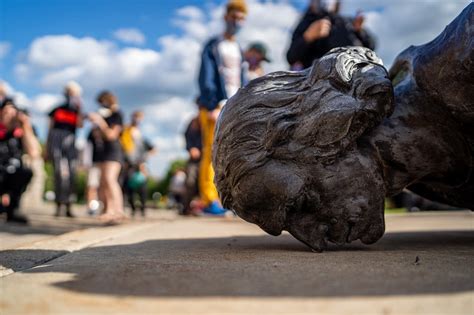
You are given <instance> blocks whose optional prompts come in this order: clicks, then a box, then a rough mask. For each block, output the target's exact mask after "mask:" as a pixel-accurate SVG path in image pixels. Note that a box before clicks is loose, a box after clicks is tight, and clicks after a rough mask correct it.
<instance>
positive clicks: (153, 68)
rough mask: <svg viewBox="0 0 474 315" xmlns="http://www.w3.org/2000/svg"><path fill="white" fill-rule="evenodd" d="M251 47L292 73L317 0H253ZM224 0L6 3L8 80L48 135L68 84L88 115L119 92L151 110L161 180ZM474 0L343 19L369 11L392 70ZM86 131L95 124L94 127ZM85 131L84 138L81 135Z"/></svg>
mask: <svg viewBox="0 0 474 315" xmlns="http://www.w3.org/2000/svg"><path fill="white" fill-rule="evenodd" d="M247 2H248V4H249V16H248V19H247V24H246V25H245V27H244V29H243V30H242V32H241V34H240V35H239V42H240V43H241V44H242V46H243V47H245V46H246V45H248V44H249V43H250V42H251V41H255V40H259V41H263V42H264V43H265V44H266V45H267V46H268V47H269V50H270V57H271V59H272V60H273V62H272V63H271V64H267V65H266V70H267V72H270V71H276V70H286V69H287V68H288V65H287V64H286V61H285V52H286V49H287V47H288V44H289V38H290V36H291V31H292V29H293V28H294V26H295V24H296V23H297V21H298V19H299V17H300V15H301V13H302V11H303V10H304V9H305V8H306V6H307V3H308V0H247ZM224 3H225V1H220V0H203V1H199V0H172V1H167V0H134V1H132V0H113V1H112V0H80V1H79V0H62V1H60V0H36V1H34V0H0V81H5V82H6V83H7V84H8V86H9V87H10V90H11V91H10V92H11V93H12V94H13V95H14V96H15V97H16V99H17V101H18V102H19V103H22V104H20V105H24V106H25V107H27V108H28V109H30V111H31V112H32V115H33V116H34V122H35V123H36V124H37V128H38V129H39V133H40V136H42V137H43V138H44V135H45V134H46V125H47V119H46V116H45V113H46V112H47V111H48V110H49V109H51V107H53V106H54V105H57V104H58V103H59V102H61V95H60V92H61V89H62V86H63V85H64V84H65V83H66V82H67V81H69V80H76V81H78V82H79V83H80V84H81V85H82V86H83V87H84V104H85V110H86V111H91V110H95V109H96V107H97V105H96V104H95V102H94V97H95V95H97V93H98V92H99V91H100V90H102V89H104V88H107V89H111V90H112V91H113V92H115V93H116V94H117V95H118V96H119V99H120V101H121V102H120V104H121V107H122V110H123V112H124V113H125V114H129V113H130V112H131V111H132V110H134V109H137V108H140V109H143V110H145V117H146V119H145V122H144V125H143V129H144V131H145V133H146V136H147V137H148V138H149V139H150V140H151V141H153V142H154V143H155V144H156V145H157V147H158V150H159V154H158V155H157V156H156V157H154V158H153V159H152V160H151V161H150V169H151V171H152V173H154V174H157V175H161V174H163V173H164V171H165V169H166V167H167V165H168V163H169V162H170V161H171V160H173V159H175V158H177V157H185V156H186V153H185V151H184V143H183V139H182V132H183V130H184V128H185V126H186V123H187V122H188V121H189V119H190V118H191V117H192V116H193V115H194V114H195V113H196V108H195V106H194V104H193V99H194V98H195V96H196V94H197V84H196V76H197V73H196V72H197V69H198V67H199V54H200V50H201V47H202V45H203V43H204V42H205V41H206V40H207V38H209V37H210V36H211V35H213V34H216V33H219V32H220V30H221V29H222V12H223V5H224ZM468 3H470V1H469V0H451V1H444V0H397V1H395V0H346V1H345V2H344V3H343V13H344V15H353V14H355V12H356V11H357V10H359V9H362V10H363V11H364V13H365V16H366V27H367V28H368V29H369V30H370V31H371V32H372V33H373V34H374V35H375V36H376V38H377V42H378V47H377V48H376V53H377V54H378V55H379V56H380V57H381V58H382V59H383V60H384V63H385V64H386V65H387V66H390V64H391V63H392V61H393V59H394V58H395V56H396V55H397V54H398V53H399V52H401V51H402V50H403V49H404V48H406V47H408V46H409V45H413V44H422V43H425V42H427V41H429V40H431V39H433V38H434V37H435V36H436V35H437V34H439V33H440V32H441V31H442V30H443V28H444V26H445V25H446V24H448V23H449V22H450V21H451V20H452V19H453V18H454V17H455V16H456V15H457V14H459V12H460V11H461V10H462V8H463V7H465V6H466V5H467V4H468ZM86 129H87V128H86ZM85 132H86V130H84V131H83V132H81V135H80V136H81V137H82V135H83V134H84V133H85Z"/></svg>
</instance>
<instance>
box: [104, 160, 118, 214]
mask: <svg viewBox="0 0 474 315" xmlns="http://www.w3.org/2000/svg"><path fill="white" fill-rule="evenodd" d="M121 168H122V166H121V165H120V163H119V162H116V161H106V162H104V170H103V171H104V178H105V182H106V187H107V190H106V198H107V211H108V212H109V213H111V214H113V215H117V216H123V194H122V189H121V188H120V185H119V175H120V169H121Z"/></svg>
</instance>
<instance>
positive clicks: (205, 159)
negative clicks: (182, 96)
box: [199, 109, 219, 206]
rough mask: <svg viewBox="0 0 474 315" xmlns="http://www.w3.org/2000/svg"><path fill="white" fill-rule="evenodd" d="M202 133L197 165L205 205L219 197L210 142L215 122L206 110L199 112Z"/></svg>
mask: <svg viewBox="0 0 474 315" xmlns="http://www.w3.org/2000/svg"><path fill="white" fill-rule="evenodd" d="M199 120H200V122H201V133H202V155H201V157H202V158H201V163H200V166H199V193H200V196H201V199H202V201H203V202H204V204H205V205H206V206H209V205H210V204H211V203H212V202H215V201H217V200H218V199H219V196H218V193H217V189H216V186H215V185H214V169H213V168H212V164H211V159H212V142H213V140H214V128H215V122H214V121H213V120H212V119H210V118H209V115H208V111H207V110H205V109H201V110H200V112H199Z"/></svg>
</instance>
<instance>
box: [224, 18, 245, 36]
mask: <svg viewBox="0 0 474 315" xmlns="http://www.w3.org/2000/svg"><path fill="white" fill-rule="evenodd" d="M241 28H242V24H241V23H239V22H237V21H227V22H226V33H227V34H229V35H235V34H237V33H238V32H239V31H240V29H241Z"/></svg>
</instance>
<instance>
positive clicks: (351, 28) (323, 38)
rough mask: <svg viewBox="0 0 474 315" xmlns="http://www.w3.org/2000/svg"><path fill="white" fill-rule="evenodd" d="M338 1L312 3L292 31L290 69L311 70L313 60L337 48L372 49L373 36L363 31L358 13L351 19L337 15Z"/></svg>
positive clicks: (362, 18) (360, 15)
mask: <svg viewBox="0 0 474 315" xmlns="http://www.w3.org/2000/svg"><path fill="white" fill-rule="evenodd" d="M340 6H341V2H340V0H333V1H329V0H326V1H324V0H312V1H311V4H310V6H309V8H308V10H307V11H306V13H305V14H304V16H303V18H302V19H301V21H300V22H299V24H298V26H297V27H296V29H295V31H294V32H293V36H292V40H291V45H290V48H289V49H288V52H287V55H286V57H287V60H288V63H289V64H290V66H291V69H292V70H301V69H305V68H308V67H310V66H311V65H312V64H313V61H314V60H315V59H317V58H321V57H322V56H323V55H324V54H326V53H327V52H328V51H330V50H331V49H333V48H336V47H343V46H364V47H367V48H370V49H374V48H375V41H374V39H373V37H372V36H371V35H370V34H369V33H368V32H367V31H366V30H365V29H364V28H363V23H364V17H363V15H362V14H361V13H358V14H357V16H356V17H355V18H353V19H350V18H345V17H342V16H341V15H339V9H340Z"/></svg>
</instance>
